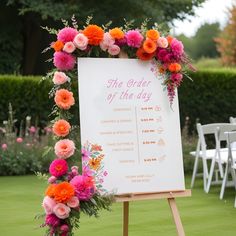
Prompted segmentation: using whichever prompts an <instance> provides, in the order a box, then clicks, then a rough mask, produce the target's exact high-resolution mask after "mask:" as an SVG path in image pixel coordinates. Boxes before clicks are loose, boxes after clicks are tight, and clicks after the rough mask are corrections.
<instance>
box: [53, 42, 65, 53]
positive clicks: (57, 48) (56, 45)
mask: <svg viewBox="0 0 236 236" xmlns="http://www.w3.org/2000/svg"><path fill="white" fill-rule="evenodd" d="M51 47H52V48H53V49H54V50H55V52H58V51H61V50H62V49H63V47H64V43H63V42H61V41H59V40H58V41H56V42H55V43H53V44H52V46H51Z"/></svg>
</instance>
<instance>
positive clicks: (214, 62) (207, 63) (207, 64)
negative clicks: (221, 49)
mask: <svg viewBox="0 0 236 236" xmlns="http://www.w3.org/2000/svg"><path fill="white" fill-rule="evenodd" d="M194 66H195V67H196V68H198V69H199V70H201V69H208V68H211V69H213V68H215V69H217V68H218V69H219V68H223V66H222V65H221V63H220V59H219V58H206V57H203V58H201V59H199V60H198V61H196V62H195V63H194Z"/></svg>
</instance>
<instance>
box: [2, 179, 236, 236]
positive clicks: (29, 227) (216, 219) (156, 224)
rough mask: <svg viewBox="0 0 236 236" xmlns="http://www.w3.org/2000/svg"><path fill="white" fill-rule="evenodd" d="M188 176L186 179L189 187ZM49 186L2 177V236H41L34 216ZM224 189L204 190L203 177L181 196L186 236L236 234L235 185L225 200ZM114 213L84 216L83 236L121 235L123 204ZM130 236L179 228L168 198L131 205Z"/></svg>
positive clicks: (165, 235) (167, 233)
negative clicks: (173, 219) (221, 195)
mask: <svg viewBox="0 0 236 236" xmlns="http://www.w3.org/2000/svg"><path fill="white" fill-rule="evenodd" d="M189 181H190V178H189V177H187V179H186V187H187V188H188V186H189ZM44 188H45V184H44V182H43V181H41V180H38V179H37V178H36V177H34V176H22V177H21V176H20V177H0V235H4V236H39V235H41V236H43V235H44V234H43V232H44V230H43V229H38V228H37V226H38V225H39V224H40V223H41V222H40V221H39V220H34V215H35V214H36V213H40V212H42V209H41V206H40V205H41V201H42V198H43V192H44ZM219 191H220V187H219V186H217V187H213V188H212V189H211V191H210V193H209V194H205V193H204V192H203V190H202V181H201V180H200V179H199V180H198V181H197V182H196V186H195V188H194V189H193V192H192V195H193V196H192V197H189V198H182V199H178V200H177V205H178V208H179V210H180V213H181V218H182V221H183V225H184V228H185V232H186V236H195V235H196V236H197V235H198V236H233V235H236V209H235V208H234V207H233V203H234V196H235V195H234V194H235V191H234V189H233V188H228V189H226V192H225V193H226V194H225V200H224V201H220V200H219V197H218V196H219ZM112 209H113V210H112V212H102V214H101V216H100V218H99V219H94V218H88V217H86V216H82V219H81V228H80V230H79V231H78V232H77V233H76V235H80V236H92V235H97V236H121V235H122V204H121V203H117V204H114V206H113V208H112ZM129 235H130V236H154V235H158V236H172V235H173V236H175V235H176V232H175V227H174V225H173V221H172V216H171V213H170V210H169V206H168V203H167V201H166V200H156V201H140V202H134V203H131V204H130V234H129Z"/></svg>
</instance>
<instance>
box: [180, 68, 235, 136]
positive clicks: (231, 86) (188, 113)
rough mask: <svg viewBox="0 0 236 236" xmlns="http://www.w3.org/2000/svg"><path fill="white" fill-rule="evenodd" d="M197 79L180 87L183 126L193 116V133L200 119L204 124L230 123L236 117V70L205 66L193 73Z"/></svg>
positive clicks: (193, 76)
mask: <svg viewBox="0 0 236 236" xmlns="http://www.w3.org/2000/svg"><path fill="white" fill-rule="evenodd" d="M190 76H191V77H192V79H193V80H194V82H191V81H189V80H187V79H186V81H185V83H183V84H182V86H181V87H180V89H179V103H180V116H181V125H182V127H183V125H184V122H185V117H189V132H190V133H192V132H194V131H195V130H196V127H195V123H196V120H197V119H198V120H199V121H200V122H201V123H202V124H207V123H215V122H229V117H230V116H236V112H235V109H234V106H235V100H236V90H235V83H236V70H235V69H205V70H200V71H197V73H190Z"/></svg>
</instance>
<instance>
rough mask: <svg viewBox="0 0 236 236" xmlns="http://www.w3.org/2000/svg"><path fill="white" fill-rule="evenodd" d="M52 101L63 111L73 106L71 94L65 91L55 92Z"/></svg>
mask: <svg viewBox="0 0 236 236" xmlns="http://www.w3.org/2000/svg"><path fill="white" fill-rule="evenodd" d="M54 101H55V103H56V104H57V106H58V107H60V108H61V109H65V110H68V109H70V107H71V106H73V105H74V104H75V99H74V97H73V93H72V92H70V91H68V90H67V89H59V90H57V91H56V93H55V98H54Z"/></svg>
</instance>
